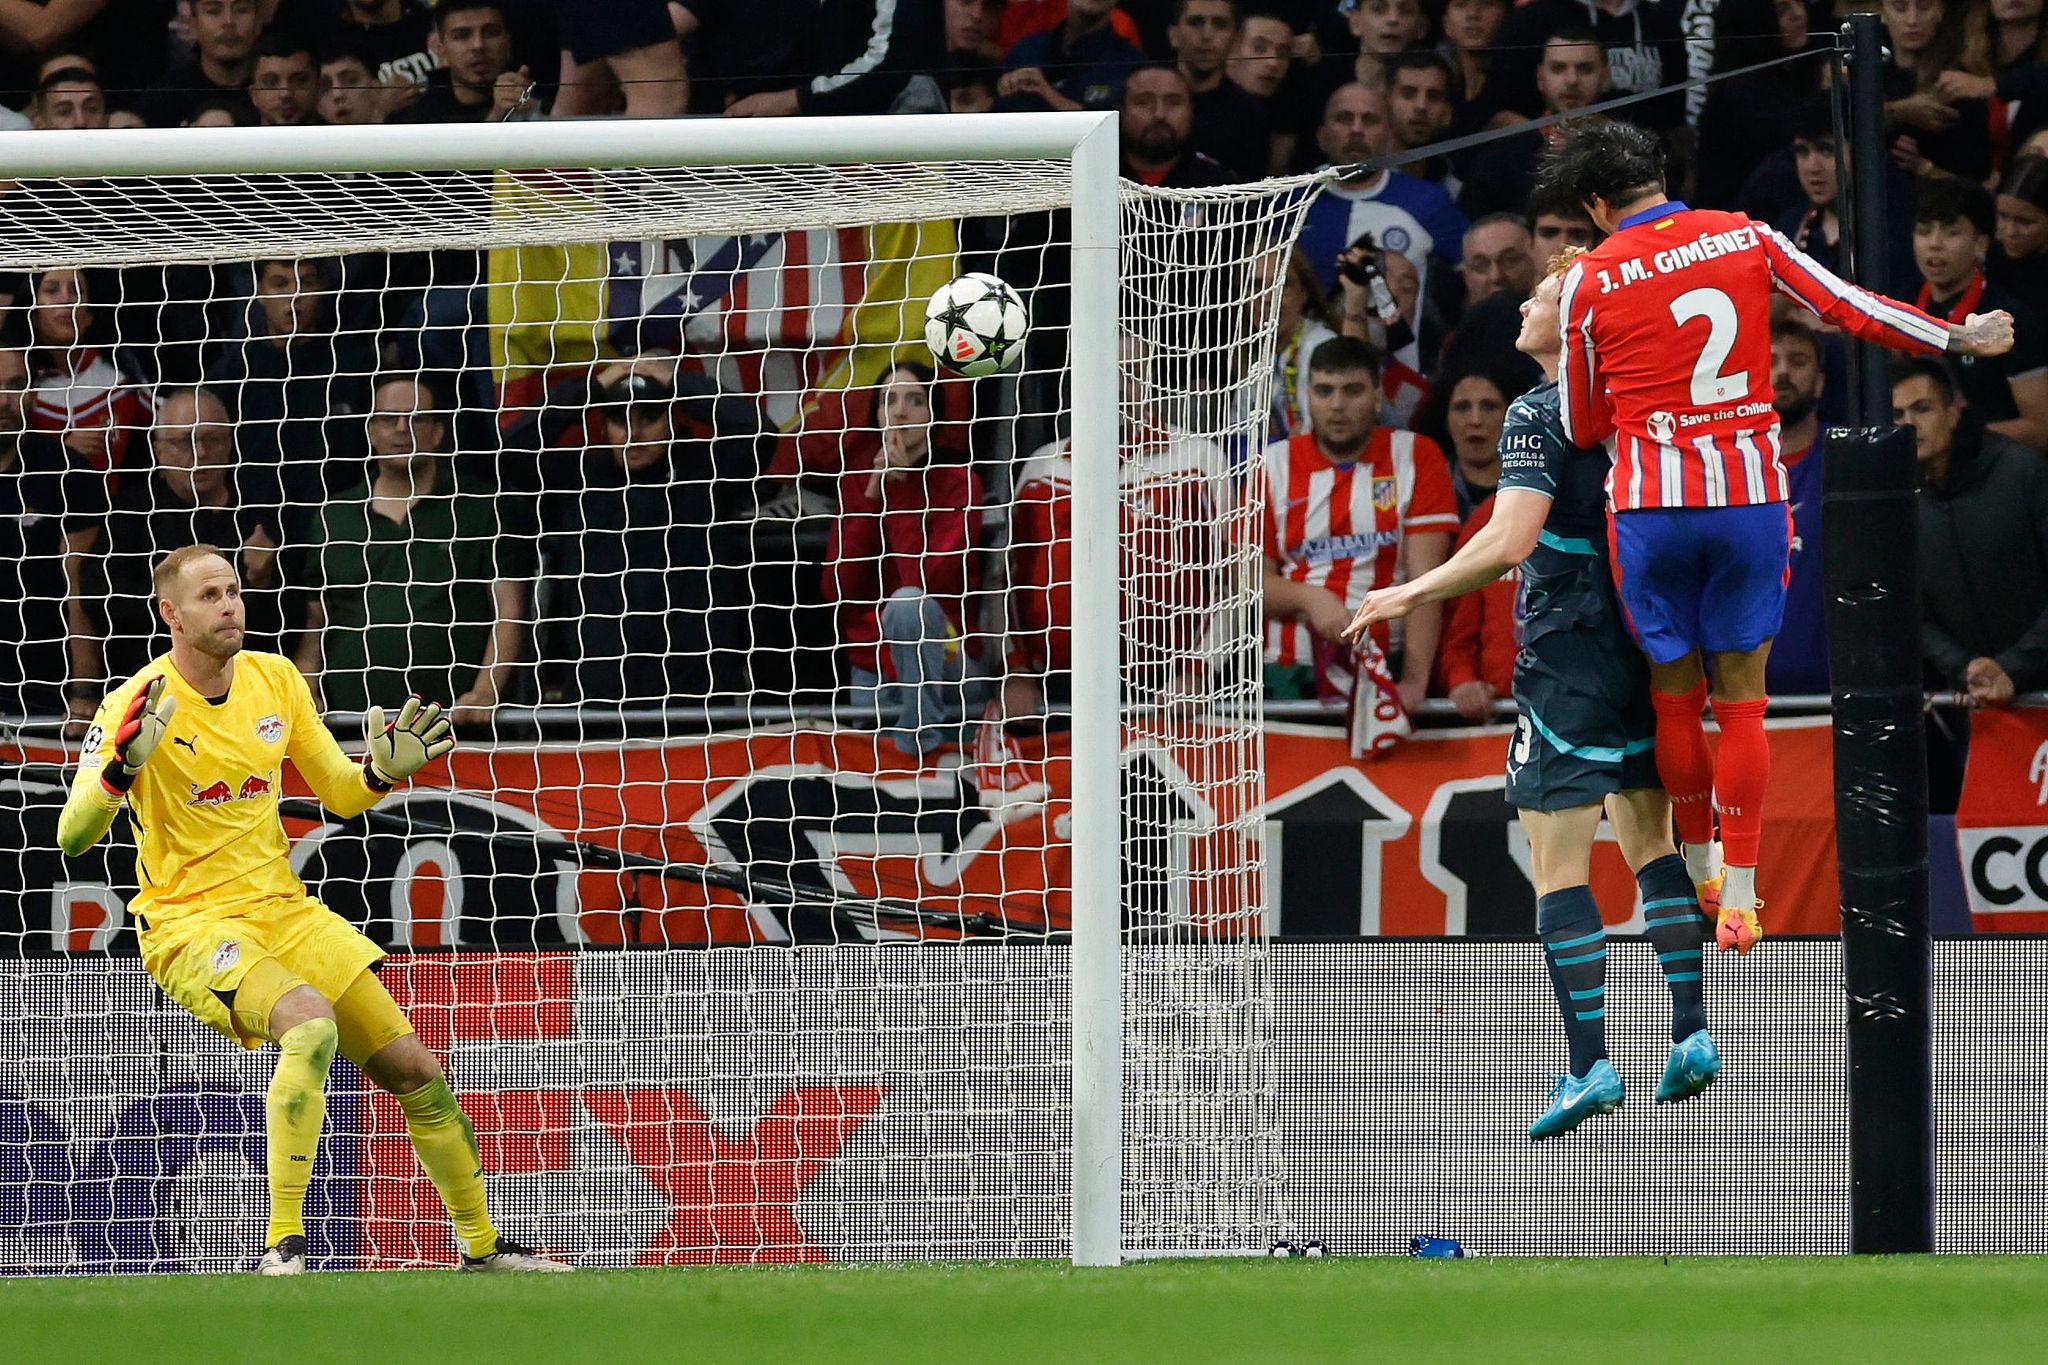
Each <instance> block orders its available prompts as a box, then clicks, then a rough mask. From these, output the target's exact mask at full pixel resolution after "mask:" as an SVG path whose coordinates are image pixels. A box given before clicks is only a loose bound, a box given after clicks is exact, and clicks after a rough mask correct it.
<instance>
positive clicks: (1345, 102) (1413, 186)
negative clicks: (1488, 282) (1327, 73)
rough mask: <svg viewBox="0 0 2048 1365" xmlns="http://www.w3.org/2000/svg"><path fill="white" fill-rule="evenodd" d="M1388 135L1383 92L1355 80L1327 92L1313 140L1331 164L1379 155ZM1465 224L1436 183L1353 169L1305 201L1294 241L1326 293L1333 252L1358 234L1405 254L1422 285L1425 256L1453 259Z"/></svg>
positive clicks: (1333, 280) (1332, 279)
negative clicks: (1305, 211) (1311, 200)
mask: <svg viewBox="0 0 2048 1365" xmlns="http://www.w3.org/2000/svg"><path fill="white" fill-rule="evenodd" d="M1392 138H1393V132H1392V130H1391V128H1390V127H1389V125H1388V122H1387V102H1386V96H1385V95H1383V94H1382V93H1381V92H1380V91H1378V90H1377V89H1374V88H1373V87H1371V86H1368V85H1364V84H1361V83H1359V82H1357V81H1353V82H1351V83H1349V84H1347V85H1341V86H1339V87H1338V88H1337V89H1336V90H1335V91H1334V92H1332V93H1331V95H1330V98H1329V101H1328V102H1327V103H1326V104H1325V105H1324V106H1323V121H1322V124H1321V126H1320V127H1318V128H1317V130H1316V145H1317V146H1318V147H1320V148H1321V149H1322V153H1323V156H1324V158H1325V159H1326V160H1327V161H1328V163H1329V164H1330V165H1332V166H1336V167H1346V166H1355V165H1357V164H1358V163H1360V162H1363V161H1365V160H1366V159H1367V158H1369V157H1375V156H1381V155H1384V154H1385V153H1386V152H1387V151H1388V150H1389V148H1390V147H1391V146H1392ZM1467 226H1468V224H1467V222H1466V220H1465V215H1464V214H1462V213H1460V212H1459V211H1458V206H1457V205H1456V204H1453V203H1452V202H1451V197H1450V196H1449V195H1448V194H1446V193H1444V191H1443V187H1442V186H1440V185H1435V184H1432V183H1430V182H1429V181H1427V180H1418V179H1416V178H1415V177H1414V176H1412V175H1405V174H1403V173H1402V172H1400V171H1360V172H1357V173H1354V174H1348V175H1346V176H1344V177H1343V178H1341V179H1339V180H1337V181H1336V182H1335V183H1333V184H1332V185H1330V186H1329V187H1328V188H1327V189H1325V190H1324V191H1323V193H1322V195H1321V196H1320V197H1319V198H1318V199H1317V200H1316V201H1315V203H1314V204H1312V205H1311V206H1310V207H1309V211H1308V218H1307V221H1306V222H1304V223H1303V224H1302V229H1301V245H1302V246H1303V248H1305V249H1306V250H1307V251H1308V254H1309V260H1310V261H1311V262H1312V263H1313V264H1314V265H1315V268H1316V277H1317V279H1318V281H1319V282H1320V283H1321V285H1322V287H1323V288H1324V289H1325V290H1326V291H1329V290H1334V289H1335V288H1336V286H1337V258H1338V256H1339V255H1341V254H1342V253H1343V252H1344V251H1345V250H1346V248H1348V247H1350V246H1351V245H1353V244H1354V243H1356V242H1357V241H1358V240H1359V238H1360V237H1361V236H1363V235H1366V234H1370V235H1371V236H1372V238H1373V239H1374V241H1375V242H1376V243H1377V244H1378V245H1379V246H1380V247H1382V248H1384V249H1385V250H1387V251H1391V252H1395V253H1398V254H1399V255H1401V256H1404V257H1406V258H1407V259H1408V262H1409V263H1410V264H1411V265H1413V266H1414V267H1415V270H1416V274H1417V275H1418V276H1419V277H1420V283H1421V284H1422V285H1425V286H1426V284H1427V281H1428V273H1429V270H1430V258H1431V257H1432V256H1440V257H1442V258H1443V259H1444V260H1446V261H1448V262H1449V263H1450V264H1451V265H1456V264H1457V263H1458V260H1459V258H1460V255H1461V254H1462V250H1463V248H1462V243H1463V240H1464V237H1465V229H1466V227H1467Z"/></svg>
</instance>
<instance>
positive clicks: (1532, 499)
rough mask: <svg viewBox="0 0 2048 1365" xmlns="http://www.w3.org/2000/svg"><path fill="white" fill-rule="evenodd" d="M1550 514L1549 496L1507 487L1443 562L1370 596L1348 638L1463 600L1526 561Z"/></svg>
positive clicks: (1354, 619)
mask: <svg viewBox="0 0 2048 1365" xmlns="http://www.w3.org/2000/svg"><path fill="white" fill-rule="evenodd" d="M1549 516H1550V498H1549V497H1548V496H1547V495H1545V494H1542V493H1539V492H1537V491H1536V490H1535V489H1533V488H1506V489H1502V490H1501V491H1500V492H1498V493H1496V494H1494V495H1493V516H1492V518H1491V519H1490V520H1489V521H1488V522H1487V523H1486V525H1484V526H1482V527H1480V528H1479V530H1478V532H1477V533H1475V534H1474V535H1473V537H1472V539H1470V540H1468V541H1466V542H1465V543H1464V544H1463V545H1461V546H1459V547H1458V551H1457V553H1456V554H1454V555H1452V556H1451V557H1450V558H1449V559H1447V560H1445V561H1444V562H1443V563H1441V564H1439V565H1437V566H1436V567H1435V568H1434V569H1431V570H1430V571H1429V572H1428V573H1425V574H1421V575H1419V576H1417V577H1415V578H1413V579H1410V580H1409V581H1408V582H1406V583H1402V584H1400V585H1399V586H1397V587H1392V588H1380V589H1378V590H1377V591H1375V592H1369V593H1367V594H1366V595H1365V601H1364V602H1362V603H1360V604H1359V607H1358V612H1357V614H1356V615H1354V616H1353V617H1352V618H1351V624H1350V625H1348V626H1346V627H1345V628H1344V638H1345V639H1347V640H1351V641H1356V640H1358V639H1359V638H1360V637H1361V636H1363V635H1364V634H1365V632H1366V631H1367V630H1368V629H1370V628H1371V627H1372V625H1373V624H1374V623H1375V622H1379V621H1392V620H1395V619H1397V618H1399V617H1403V616H1406V615H1407V614H1408V613H1409V612H1412V611H1414V610H1415V609H1416V608H1417V607H1419V606H1423V605H1425V604H1427V603H1430V602H1441V601H1443V600H1444V599H1445V598H1448V597H1462V596H1464V595H1465V594H1466V593H1468V592H1475V591H1477V590H1478V589H1480V588H1483V587H1485V586H1486V585H1487V584H1488V583H1491V582H1493V580H1494V579H1496V578H1499V577H1500V576H1501V575H1502V574H1504V573H1506V572H1507V571H1508V570H1510V569H1512V568H1514V567H1515V566H1516V565H1518V564H1520V563H1521V562H1522V561H1523V560H1525V559H1527V558H1528V557H1529V555H1530V552H1531V551H1533V550H1534V549H1535V548H1536V537H1537V535H1538V534H1540V533H1541V532H1542V530H1543V523H1544V521H1545V520H1546V519H1547V518H1548V517H1549Z"/></svg>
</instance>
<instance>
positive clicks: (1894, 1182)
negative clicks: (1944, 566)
mask: <svg viewBox="0 0 2048 1365" xmlns="http://www.w3.org/2000/svg"><path fill="white" fill-rule="evenodd" d="M1882 35H1883V30H1882V29H1881V28H1880V26H1879V22H1878V18H1877V16H1876V15H1874V14H1859V15H1856V16H1854V17H1852V18H1851V19H1850V21H1849V23H1848V25H1847V36H1848V39H1849V108H1850V121H1849V136H1850V143H1851V147H1850V153H1851V158H1852V163H1853V164H1852V168H1851V169H1852V172H1853V174H1854V181H1853V185H1854V190H1855V200H1854V208H1855V220H1856V221H1855V234H1854V237H1855V277H1856V280H1857V282H1858V283H1859V284H1862V285H1863V286H1864V287H1866V288H1870V289H1882V287H1883V286H1884V284H1885V280H1884V241H1885V212H1886V204H1885V197H1884V185H1885V162H1884V108H1883V91H1882V88H1881V86H1882V82H1883V79H1884V65H1883V63H1884V47H1883V42H1882ZM1856 371H1857V376H1858V378H1859V379H1860V380H1861V384H1860V385H1859V396H1860V399H1861V404H1860V406H1861V414H1860V415H1861V417H1862V420H1863V422H1864V427H1863V429H1862V430H1858V431H1847V432H1834V433H1830V441H1829V446H1828V452H1827V465H1826V468H1825V472H1824V475H1823V478H1824V491H1823V494H1822V500H1821V540H1822V544H1823V547H1824V548H1823V552H1824V555H1825V560H1826V562H1825V571H1824V573H1825V583H1826V594H1827V630H1828V664H1829V672H1830V677H1831V680H1832V691H1833V694H1834V740H1835V746H1834V747H1835V851H1836V857H1837V859H1838V868H1839V871H1838V876H1839V880H1840V885H1841V893H1842V976H1843V988H1844V991H1845V992H1846V994H1847V997H1848V1007H1849V1008H1848V1016H1849V1017H1848V1033H1849V1185H1850V1191H1849V1244H1850V1248H1851V1249H1852V1250H1854V1251H1857V1252H1862V1253H1880V1252H1908V1251H1932V1250H1934V1061H1933V1046H1932V1033H1931V1025H1930V1015H1931V1009H1930V999H1929V996H1930V988H1931V982H1932V977H1933V949H1932V944H1931V942H1930V939H1929V934H1928V915H1927V754H1926V750H1925V748H1924V747H1923V735H1922V728H1923V721H1922V716H1921V667H1920V581H1919V558H1918V555H1919V507H1918V504H1917V495H1916V493H1915V487H1916V484H1917V481H1918V476H1917V471H1916V469H1915V461H1914V456H1913V434H1912V432H1911V430H1910V429H1908V428H1905V427H1898V426H1893V425H1892V424H1891V386H1890V384H1889V382H1888V381H1887V379H1886V377H1885V357H1884V356H1883V355H1882V353H1881V352H1880V351H1879V348H1877V347H1876V346H1872V345H1868V344H1862V345H1859V346H1858V347H1857V356H1856Z"/></svg>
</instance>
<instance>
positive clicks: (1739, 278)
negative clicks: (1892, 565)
mask: <svg viewBox="0 0 2048 1365" xmlns="http://www.w3.org/2000/svg"><path fill="white" fill-rule="evenodd" d="M1539 188H1540V190H1541V191H1542V192H1544V193H1546V194H1555V195H1557V196H1559V197H1560V198H1562V199H1563V200H1565V201H1568V202H1575V203H1582V204H1584V205H1585V206H1586V210H1587V212H1588V213H1589V214H1590V215H1591V216H1592V219H1593V221H1594V223H1595V224H1597V225H1598V226H1599V228H1600V229H1601V231H1603V232H1605V233H1607V234H1608V237H1607V239H1606V240H1605V241H1604V242H1602V243H1601V244H1600V245H1599V246H1597V247H1595V248H1594V249H1593V250H1592V251H1591V252H1589V253H1587V254H1586V255H1585V256H1582V257H1580V258H1579V260H1578V261H1577V263H1576V264H1575V265H1574V266H1573V267H1572V269H1571V271H1570V272H1569V273H1568V274H1567V275H1566V276H1565V281H1564V288H1563V298H1562V304H1561V308H1560V314H1561V322H1560V327H1561V331H1562V336H1563V342H1564V351H1563V356H1562V360H1561V362H1560V365H1559V371H1558V382H1559V386H1560V388H1561V390H1562V393H1563V418H1564V429H1565V434H1566V435H1567V436H1568V437H1569V438H1570V439H1571V441H1572V442H1573V443H1574V444H1575V445H1581V446H1583V445H1590V444H1593V443H1594V442H1596V441H1598V442H1605V443H1606V445H1607V446H1608V448H1609V450H1610V452H1611V453H1612V455H1613V461H1614V463H1613V468H1612V470H1611V471H1610V473H1609V474H1608V479H1607V507H1608V512H1609V517H1608V537H1609V540H1610V542H1611V544H1612V549H1613V555H1612V561H1613V566H1614V580H1615V588H1616V590H1617V592H1618V593H1619V595H1620V598H1621V603H1622V607H1623V610H1624V612H1625V613H1626V614H1627V617H1628V621H1629V628H1630V630H1631V631H1632V632H1633V633H1634V635H1635V637H1636V640H1637V642H1638V643H1640V644H1641V645H1642V648H1643V652H1644V653H1645V654H1646V655H1648V656H1649V660H1650V687H1651V699H1652V701H1653V702H1654V703H1655V705H1656V709H1657V769H1658V773H1659V775H1660V776H1661V777H1662V778H1663V781H1664V785H1665V787H1666V788H1667V789H1669V791H1670V793H1671V801H1672V807H1673V810H1674V811H1675V813H1676V817H1677V823H1678V837H1679V841H1680V845H1681V848H1682V850H1683V852H1684V854H1685V860H1686V865H1687V869H1688V870H1689V871H1690V873H1691V875H1692V878H1693V880H1694V882H1695V883H1697V884H1699V886H1700V887H1701V889H1702V895H1703V897H1704V898H1706V899H1712V898H1713V897H1714V895H1715V893H1716V892H1718V896H1719V902H1720V908H1719V924H1718V926H1717V929H1716V934H1715V937H1716V940H1717V942H1718V943H1719V944H1720V946H1721V948H1722V949H1723V951H1725V950H1727V949H1729V948H1733V949H1735V950H1736V951H1737V952H1738V953H1746V952H1748V951H1749V950H1750V948H1752V947H1753V946H1755V944H1756V941H1757V938H1758V936H1759V934H1760V933H1761V928H1760V926H1759V924H1758V922H1757V908H1758V901H1757V895H1756V865H1757V846H1758V843H1759V841H1760V838H1761V834H1762V826H1763V810H1762V806H1763V796H1764V785H1765V782H1766V780H1767V778H1768V777H1769V774H1770V763H1771V756H1770V745H1769V740H1768V739H1767V738H1766V736H1765V733H1764V726H1763V721H1764V708H1765V705H1766V701H1767V699H1766V697H1765V694H1764V660H1765V658H1766V657H1767V656H1768V655H1769V653H1770V647H1771V637H1772V636H1774V635H1776V634H1777V632H1778V627H1779V625H1780V623H1781V621H1782V619H1783V617H1784V611H1785V582H1786V577H1787V575H1788V573H1789V571H1790V570H1789V566H1790V562H1791V560H1790V554H1791V514H1790V511H1789V509H1788V507H1787V484H1786V478H1785V471H1784V468H1783V466H1782V464H1781V463H1780V458H1779V457H1780V453H1781V452H1780V450H1779V441H1778V415H1777V411H1776V409H1775V408H1774V407H1773V406H1772V402H1771V394H1772V391H1771V349H1770V348H1771V330H1770V304H1771V295H1772V294H1773V293H1774V292H1776V293H1782V294H1785V295H1788V296H1789V297H1790V298H1791V299H1792V300H1793V301H1794V302H1795V303H1798V304H1799V305H1800V306H1801V307H1803V308H1805V309H1807V310H1808V311H1809V312H1812V313H1814V314H1815V315H1816V316H1818V317H1820V318H1822V319H1824V320H1826V321H1827V322H1829V323H1832V324H1834V325H1835V326H1837V327H1840V328H1841V329H1843V330H1844V331H1846V332H1849V333H1850V334H1852V335H1854V336H1857V337H1860V338H1862V339H1863V340H1865V341H1873V342H1876V343H1877V344H1879V345H1881V346H1887V347H1890V348H1892V349H1894V350H1900V351H1909V352H1914V353H1918V354H1935V353H1939V352H1943V351H1952V352H1956V353H1958V354H1962V355H1972V356H1992V355H2000V354H2003V353H2004V352H2005V351H2006V350H2008V349H2010V348H2011V346H2012V315H2011V314H2009V313H2004V312H1994V313H1973V314H1971V315H1970V316H1969V317H1968V318H1967V319H1966V320H1965V321H1963V322H1961V323H1953V324H1952V323H1945V322H1942V321H1939V320H1938V319H1935V318H1932V317H1929V316H1928V315H1927V314H1925V313H1923V312H1921V311H1920V310H1919V309H1917V308H1914V307H1912V306H1910V305H1908V304H1904V303H1900V302H1898V301H1897V300H1895V299H1888V298H1884V297H1882V296H1881V295H1877V294H1873V293H1870V292H1869V291H1867V290H1863V289H1859V288H1857V287H1856V286H1854V285H1851V284H1846V283H1844V282H1843V281H1842V280H1840V279H1838V278H1836V277H1835V276H1834V275H1832V274H1830V273H1829V272H1828V271H1827V270H1825V269H1823V268H1822V267H1821V266H1819V265H1817V264H1815V263H1814V262H1813V261H1812V260H1811V259H1809V258H1808V257H1807V256H1805V255H1804V254H1803V253H1801V252H1800V251H1799V250H1798V249H1797V248H1796V247H1794V246H1793V245H1792V244H1791V243H1790V242H1788V241H1786V240H1785V238H1784V237H1783V236H1781V235H1780V234H1779V233H1778V232H1776V231H1775V230H1773V229H1772V228H1770V227H1768V226H1766V225H1764V224H1762V223H1758V222H1755V221H1753V220H1751V219H1750V218H1749V217H1748V216H1746V215H1744V214H1740V213H1722V212H1718V211H1714V210H1709V209H1692V208H1687V207H1686V206H1685V205H1684V204H1682V203H1679V202H1678V201H1676V200H1673V199H1670V198H1668V197H1667V196H1666V194H1665V192H1664V152H1663V148H1662V146H1661V145H1660V144H1659V142H1658V141H1657V138H1656V136H1655V135H1654V134H1652V133H1648V132H1645V131H1644V130H1642V129H1640V128H1636V127H1633V126H1631V125H1629V124H1623V123H1615V122H1612V121H1610V120H1606V119H1589V120H1586V121H1585V122H1583V123H1579V124H1577V125H1575V126H1573V128H1572V129H1571V131H1570V132H1569V133H1567V134H1566V136H1565V138H1564V140H1563V141H1562V142H1561V143H1560V144H1559V145H1558V146H1556V147H1555V148H1553V149H1552V150H1551V151H1550V152H1549V153H1548V155H1547V156H1546V157H1545V159H1544V163H1543V168H1542V172H1541V175H1540V179H1539ZM1709 673H1711V674H1712V677H1713V682H1714V718H1715V720H1716V721H1718V722H1719V723H1720V727H1721V748H1720V755H1719V758H1718V760H1717V759H1716V757H1715V756H1714V754H1713V753H1712V752H1710V751H1709V749H1708V747H1707V738H1706V732H1705V729H1704V727H1703V724H1702V717H1701V712H1702V708H1703V707H1704V705H1705V702H1706V694H1707V683H1706V678H1707V676H1708V674H1709ZM1717 812H1718V814H1719V816H1720V833H1721V844H1720V845H1719V846H1717V845H1716V844H1715V841H1714V823H1715V815H1716V813H1717ZM1724 854H1725V868H1724V866H1723V858H1724ZM1724 871H1725V879H1724V875H1723V874H1724Z"/></svg>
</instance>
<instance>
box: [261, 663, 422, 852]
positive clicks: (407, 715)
mask: <svg viewBox="0 0 2048 1365" xmlns="http://www.w3.org/2000/svg"><path fill="white" fill-rule="evenodd" d="M291 676H292V678H293V679H295V680H296V682H297V684H298V685H297V687H296V688H295V689H293V690H294V691H295V693H296V697H295V710H296V713H297V714H296V715H294V717H293V719H292V732H291V745H290V750H289V752H290V754H291V760H292V766H293V767H295V768H297V769H298V770H299V775H300V776H301V777H303V778H305V779H306V785H307V786H309V787H311V788H312V789H313V794H314V795H315V796H317V797H319V798H320V804H321V805H323V806H325V807H327V809H329V810H331V811H333V812H334V813H335V814H336V815H339V816H340V817H342V818H343V819H344V820H346V819H348V818H349V817H350V816H355V815H361V814H362V813H363V812H364V811H366V810H368V809H369V808H370V807H372V806H374V805H376V804H377V803H378V802H379V801H381V800H383V799H384V794H385V793H386V792H388V791H390V790H391V789H392V788H393V787H394V786H396V785H397V784H398V783H399V782H402V781H404V780H405V779H406V778H408V777H411V776H412V775H413V774H414V773H416V772H418V771H419V770H420V769H421V768H423V767H425V766H426V765H427V763H428V762H429V761H430V760H432V759H435V758H438V757H440V756H441V755H442V754H445V753H447V752H448V751H449V750H450V749H452V748H454V747H455V740H454V738H453V736H451V735H450V734H449V733H448V722H447V721H445V720H442V719H441V718H440V716H441V708H440V707H439V706H438V705H435V706H429V707H426V708H422V707H421V706H420V703H419V698H417V697H415V698H413V699H412V700H410V701H408V702H407V703H406V704H405V706H404V707H403V708H401V709H400V711H399V713H398V719H397V721H395V722H391V723H389V724H387V723H386V721H385V719H384V708H383V707H381V706H373V707H371V708H370V710H369V713H368V714H367V715H366V716H365V717H364V718H363V719H364V725H365V729H366V731H367V733H368V735H369V740H370V743H369V752H368V753H367V754H365V755H364V757H363V760H362V761H361V762H357V761H356V760H355V759H352V758H350V757H349V756H348V755H347V754H345V753H343V752H342V749H341V744H340V742H339V741H338V740H336V739H335V738H334V732H333V731H332V730H329V729H328V728H327V723H326V722H325V721H323V720H322V719H320V708H319V707H318V706H317V705H316V704H315V703H314V701H313V691H312V689H311V688H310V687H308V686H307V685H306V679H305V675H304V674H302V673H300V672H299V671H298V670H297V669H296V668H294V669H292V670H291ZM419 754H424V757H419V758H418V761H417V762H412V760H413V758H414V757H415V756H417V755H419ZM408 763H410V764H411V766H409V767H408V766H406V765H407V764H408ZM401 769H403V771H402V772H401V771H400V770H401Z"/></svg>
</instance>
